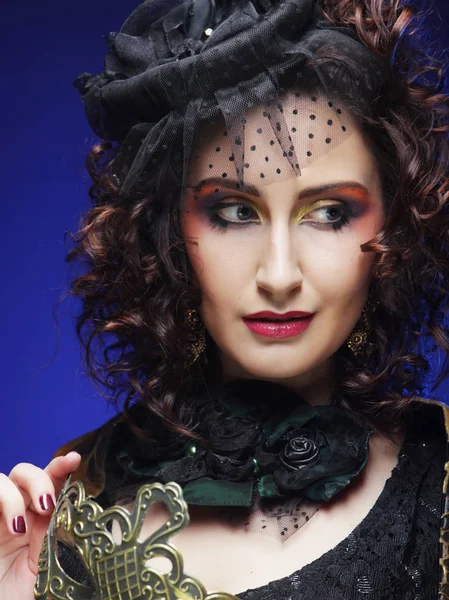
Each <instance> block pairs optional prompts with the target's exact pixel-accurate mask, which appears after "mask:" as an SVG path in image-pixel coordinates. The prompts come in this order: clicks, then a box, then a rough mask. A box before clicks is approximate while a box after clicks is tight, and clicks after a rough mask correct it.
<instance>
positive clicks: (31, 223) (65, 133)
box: [0, 0, 449, 473]
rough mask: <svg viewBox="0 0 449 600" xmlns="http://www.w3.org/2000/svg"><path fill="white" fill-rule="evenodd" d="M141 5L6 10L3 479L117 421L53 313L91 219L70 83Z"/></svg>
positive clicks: (52, 4) (87, 0) (77, 107)
mask: <svg viewBox="0 0 449 600" xmlns="http://www.w3.org/2000/svg"><path fill="white" fill-rule="evenodd" d="M137 4H138V2H136V1H129V2H125V1H124V0H121V1H118V0H77V2H62V1H61V0H59V1H58V2H56V1H55V0H46V2H45V3H40V2H35V0H25V1H22V2H11V1H10V0H7V4H6V5H5V1H3V3H2V9H1V10H2V35H1V40H0V50H1V56H2V58H3V60H2V73H1V85H2V88H3V89H2V94H1V105H2V111H1V113H2V116H3V119H2V123H1V132H2V136H1V137H2V143H1V153H2V156H1V161H0V164H1V166H2V169H3V172H2V178H1V188H0V189H1V192H0V193H1V197H2V201H1V207H2V225H3V227H2V235H1V237H0V244H1V246H0V252H1V256H3V260H2V273H1V290H2V293H1V295H0V314H1V315H2V321H3V323H2V338H1V341H2V355H1V358H0V364H1V370H2V371H1V388H0V390H1V406H2V411H1V415H2V417H1V418H2V433H1V435H0V472H6V473H8V472H9V471H10V469H11V468H12V467H13V466H14V465H15V464H16V463H17V462H21V461H27V462H33V463H35V464H37V465H39V466H44V465H45V464H46V463H47V461H48V460H49V459H50V457H51V455H52V453H53V452H54V451H55V450H56V448H58V447H59V446H61V445H62V444H63V443H65V442H66V441H68V440H70V439H72V438H74V437H76V436H78V435H80V434H82V433H84V432H86V431H88V430H90V429H93V428H95V427H97V426H99V425H100V424H102V423H103V422H104V421H105V420H106V419H108V418H110V417H111V416H112V415H113V414H114V412H113V410H112V409H111V408H107V404H106V402H105V401H104V400H103V399H102V398H101V396H100V395H99V393H98V391H97V390H96V389H95V387H94V384H93V383H91V382H90V380H88V379H87V377H86V376H85V375H84V374H83V371H82V363H81V353H80V349H79V346H78V342H77V340H76V336H75V332H74V323H75V318H74V317H75V315H76V312H77V310H78V305H77V303H76V302H75V301H74V300H73V299H71V298H68V299H66V300H64V301H63V302H62V304H61V305H60V307H59V309H58V325H57V323H56V321H55V319H54V317H53V311H54V308H55V305H56V304H57V302H58V300H59V298H60V297H61V296H63V295H64V294H66V292H67V289H68V284H69V281H70V279H71V278H72V275H73V273H72V274H70V272H69V269H68V265H67V264H66V263H65V261H64V257H65V254H66V252H67V251H68V249H69V247H70V243H69V241H68V239H66V232H67V231H72V232H74V231H76V229H77V226H78V223H79V219H80V216H81V214H82V213H83V211H84V210H85V209H86V208H87V207H88V197H87V189H88V186H89V181H88V178H87V175H86V172H85V168H84V162H85V156H86V154H87V152H88V150H89V148H90V147H91V145H92V144H93V143H94V141H95V137H94V136H93V134H92V132H91V130H90V129H89V127H88V125H87V122H86V120H85V117H84V111H83V106H82V103H81V99H80V96H79V94H78V93H77V92H76V91H75V90H74V89H73V88H72V85H71V82H72V80H73V79H74V77H75V76H76V75H78V74H79V73H82V72H84V71H88V72H91V73H97V72H99V71H101V70H102V68H103V57H104V51H105V44H104V40H103V37H102V36H103V35H105V34H107V33H109V32H110V31H117V30H118V29H119V28H120V26H121V24H122V23H123V21H124V20H125V18H126V17H127V16H128V14H129V13H130V12H131V11H132V10H133V9H134V8H135V6H137ZM437 6H438V7H439V13H440V17H441V22H440V24H439V25H438V31H437V32H433V33H435V35H436V36H437V38H438V45H439V46H440V47H441V48H444V47H445V46H448V45H449V40H448V34H447V27H448V25H449V5H448V4H447V2H446V0H441V2H440V3H439V4H437ZM447 390H449V384H448V383H445V384H444V385H443V388H442V390H441V391H442V393H443V392H444V394H446V393H447Z"/></svg>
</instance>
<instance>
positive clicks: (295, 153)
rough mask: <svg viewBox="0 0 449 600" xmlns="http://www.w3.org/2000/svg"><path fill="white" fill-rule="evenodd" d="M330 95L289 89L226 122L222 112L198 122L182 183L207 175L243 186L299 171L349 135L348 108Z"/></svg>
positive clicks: (199, 181)
mask: <svg viewBox="0 0 449 600" xmlns="http://www.w3.org/2000/svg"><path fill="white" fill-rule="evenodd" d="M329 98H330V97H329V96H328V95H326V93H325V92H324V90H323V91H322V93H306V92H300V91H292V92H288V93H285V94H284V96H283V97H281V98H280V99H279V101H277V102H276V103H274V104H272V105H268V106H264V107H256V108H252V109H250V110H249V111H248V113H247V115H244V116H243V117H241V118H239V119H235V120H234V121H233V122H231V123H229V124H227V123H226V120H225V119H224V118H223V119H215V120H214V121H212V122H210V123H207V124H205V125H203V126H202V127H201V128H200V129H199V132H198V134H197V136H196V139H195V141H194V143H193V149H192V158H191V160H190V165H189V169H188V172H187V179H186V184H187V187H188V188H195V187H196V186H198V185H201V184H202V183H204V182H206V181H208V180H209V181H213V182H215V183H217V184H219V183H220V182H221V183H226V185H227V186H228V187H229V186H230V187H235V188H236V189H243V188H244V187H245V186H246V187H249V186H261V185H266V184H270V183H273V182H276V181H282V180H286V179H290V178H292V177H298V176H300V175H301V171H302V170H303V169H304V168H306V167H307V166H308V165H310V164H311V163H312V162H314V161H315V160H317V159H319V158H320V156H323V155H324V154H325V153H327V152H329V151H332V150H335V149H336V148H337V147H338V146H339V145H340V144H342V143H343V142H344V141H345V140H346V139H348V137H349V136H350V135H351V132H352V129H353V127H352V125H351V119H350V117H349V115H348V114H347V111H345V110H344V107H343V106H342V105H341V103H338V102H335V101H333V100H331V99H329ZM249 116H250V117H251V118H248V117H249ZM323 123H324V124H325V127H324V128H323Z"/></svg>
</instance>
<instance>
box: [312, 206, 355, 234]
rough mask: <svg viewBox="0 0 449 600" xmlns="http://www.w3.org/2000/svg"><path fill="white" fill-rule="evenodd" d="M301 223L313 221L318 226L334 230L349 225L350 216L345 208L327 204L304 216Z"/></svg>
mask: <svg viewBox="0 0 449 600" xmlns="http://www.w3.org/2000/svg"><path fill="white" fill-rule="evenodd" d="M301 221H313V222H314V223H318V224H320V225H321V224H322V225H331V226H332V227H333V228H334V229H339V228H340V227H343V225H346V224H347V223H349V221H350V215H349V214H348V209H347V207H346V206H344V205H343V204H329V205H327V206H321V207H320V208H316V209H315V210H312V211H310V212H309V213H308V214H307V215H304V217H303V218H302V219H301Z"/></svg>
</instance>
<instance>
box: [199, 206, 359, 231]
mask: <svg viewBox="0 0 449 600" xmlns="http://www.w3.org/2000/svg"><path fill="white" fill-rule="evenodd" d="M314 207H315V208H314ZM302 212H304V211H302ZM206 213H207V216H208V221H209V225H210V226H211V227H214V228H216V229H218V230H221V231H224V230H226V229H229V228H240V227H250V226H252V225H261V224H262V223H263V222H264V219H263V217H262V216H261V215H260V214H259V212H258V211H257V210H256V209H255V208H254V207H253V206H252V205H251V204H249V203H246V202H217V203H216V204H214V205H213V206H209V207H207V208H206ZM354 217H355V211H354V209H353V208H352V207H351V206H350V205H349V204H347V203H346V202H343V201H335V200H334V201H327V200H320V201H318V202H317V203H314V204H313V205H312V207H311V208H310V210H308V209H307V212H306V213H305V214H303V215H302V216H300V217H299V218H298V224H301V223H309V224H312V225H314V226H317V227H318V228H319V229H332V230H333V231H339V230H340V229H342V228H343V227H345V226H346V225H349V224H350V223H351V221H352V220H353V219H354Z"/></svg>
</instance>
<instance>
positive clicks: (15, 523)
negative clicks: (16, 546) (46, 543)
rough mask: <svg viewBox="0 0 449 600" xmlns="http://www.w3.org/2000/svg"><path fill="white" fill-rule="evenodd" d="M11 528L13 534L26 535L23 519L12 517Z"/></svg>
mask: <svg viewBox="0 0 449 600" xmlns="http://www.w3.org/2000/svg"><path fill="white" fill-rule="evenodd" d="M12 528H13V529H14V531H15V533H26V531H27V526H26V525H25V519H24V518H23V517H14V519H13V520H12Z"/></svg>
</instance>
